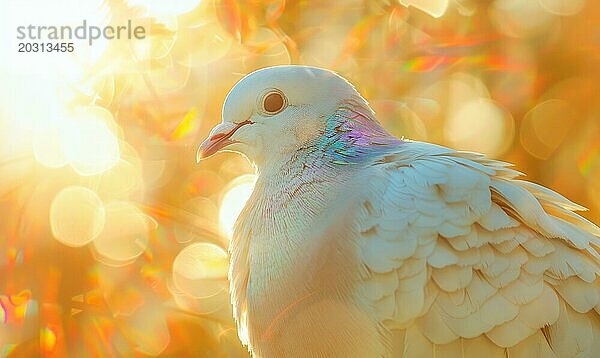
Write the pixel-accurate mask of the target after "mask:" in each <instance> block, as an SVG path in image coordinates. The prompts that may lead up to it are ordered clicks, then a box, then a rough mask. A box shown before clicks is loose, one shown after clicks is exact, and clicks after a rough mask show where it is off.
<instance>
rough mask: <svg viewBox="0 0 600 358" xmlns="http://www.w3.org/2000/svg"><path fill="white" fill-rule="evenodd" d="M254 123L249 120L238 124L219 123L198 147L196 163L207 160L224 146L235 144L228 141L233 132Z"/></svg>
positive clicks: (233, 141)
mask: <svg viewBox="0 0 600 358" xmlns="http://www.w3.org/2000/svg"><path fill="white" fill-rule="evenodd" d="M252 123H254V122H252V121H250V120H245V121H243V122H240V123H227V122H224V123H221V124H219V125H218V126H216V127H215V128H213V130H212V131H210V135H209V136H208V138H206V139H205V140H204V142H202V144H200V147H198V152H196V161H197V162H200V161H201V160H202V159H206V158H209V157H211V156H213V155H214V154H215V153H217V152H218V151H219V150H221V149H223V148H225V147H226V146H228V145H230V144H233V143H237V141H235V140H230V139H229V138H231V136H232V135H233V133H235V131H237V130H238V129H240V128H241V127H243V126H245V125H246V124H252Z"/></svg>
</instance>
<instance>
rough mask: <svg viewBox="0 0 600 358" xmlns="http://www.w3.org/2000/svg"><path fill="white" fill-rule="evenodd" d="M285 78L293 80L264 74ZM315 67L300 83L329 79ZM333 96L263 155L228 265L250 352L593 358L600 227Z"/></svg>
mask: <svg viewBox="0 0 600 358" xmlns="http://www.w3.org/2000/svg"><path fill="white" fill-rule="evenodd" d="M285 69H288V70H289V71H298V67H292V68H286V67H282V68H276V69H268V70H265V72H267V73H269V71H273V73H271V74H272V75H275V74H277V73H278V72H282V71H284V70H285ZM310 71H315V72H314V73H312V72H311V76H313V77H310V78H307V81H306V84H307V85H310V81H313V80H315V78H316V80H319V79H320V77H319V76H323V73H325V74H327V73H328V72H320V71H323V70H315V69H309V72H310ZM262 75H263V76H264V73H263V74H262ZM286 75H287V74H286ZM252 76H253V75H250V76H248V77H247V78H250V79H247V80H246V81H252ZM254 76H255V75H254ZM258 77H260V76H258ZM328 78H329V77H328ZM255 80H256V78H255ZM316 80H315V81H316ZM264 81H266V80H265V79H262V80H261V82H264ZM285 81H289V78H285ZM285 81H283V82H284V83H283V84H282V83H275V85H277V86H283V87H285ZM337 81H338V85H339V86H342V87H343V86H345V85H346V86H349V85H348V84H347V83H346V82H345V81H343V80H340V79H337ZM242 85H243V82H242ZM238 86H240V85H238ZM236 87H237V86H236ZM349 88H351V87H349ZM234 91H235V90H234ZM234 91H232V93H234ZM237 91H241V90H240V89H239V88H238V89H237ZM249 93H252V91H249ZM283 93H286V88H284V89H283ZM340 93H342V94H343V95H341V97H340V98H338V100H336V101H334V104H335V107H334V109H333V110H331V109H328V108H324V110H326V111H329V112H328V115H326V116H324V115H323V113H320V114H319V113H314V114H312V115H311V114H310V113H306V111H305V112H303V113H304V114H303V118H304V119H306V121H308V122H309V123H311V124H312V125H314V126H315V128H314V130H312V131H311V133H313V134H312V136H311V135H308V136H306V135H304V133H303V131H302V130H298V127H297V126H296V125H291V124H288V123H287V122H285V121H286V120H287V119H281V122H280V123H279V124H278V126H280V128H283V130H284V134H286V135H289V136H291V137H295V139H294V138H292V139H290V138H287V139H286V142H285V145H284V144H279V143H278V142H277V139H275V140H274V143H273V144H274V147H273V148H271V149H272V150H271V151H265V150H261V151H260V152H259V153H258V154H259V155H258V158H259V160H258V162H259V166H258V180H257V183H256V187H255V190H254V192H253V194H252V196H251V198H250V200H249V201H248V204H247V205H246V207H245V209H244V210H243V212H242V214H241V215H240V217H239V219H238V223H237V225H236V229H235V233H234V237H233V240H232V243H231V268H230V279H231V294H232V303H233V305H234V313H235V317H236V319H237V321H238V327H239V330H240V337H242V340H243V341H244V343H246V344H248V345H249V348H250V349H251V350H252V352H253V353H254V354H255V355H256V356H261V357H287V356H302V357H304V356H307V357H319V356H322V357H330V356H340V357H350V356H354V357H378V356H394V357H395V356H407V357H434V356H439V357H451V356H458V357H460V356H467V357H479V356H483V355H491V356H502V357H504V356H510V357H514V356H523V357H529V356H544V357H545V356H559V357H570V356H575V355H579V356H594V355H597V354H598V353H599V352H600V346H599V345H600V319H599V316H598V313H597V310H600V288H599V285H598V283H597V282H598V281H597V279H596V278H597V275H598V274H599V273H600V261H599V255H598V252H597V251H596V247H597V246H599V245H600V240H599V238H598V236H597V235H598V234H599V233H600V230H599V229H598V228H597V227H596V226H594V225H593V224H591V223H589V222H587V221H586V220H585V219H583V218H581V217H580V216H578V215H576V214H574V213H573V212H572V210H576V209H581V208H580V207H579V206H577V205H576V204H573V203H571V202H570V201H568V200H566V199H565V198H563V197H562V196H560V195H558V194H556V193H554V192H552V191H550V190H548V189H546V188H543V187H540V186H537V185H535V184H532V183H528V182H523V181H519V180H516V179H514V178H515V177H516V176H517V175H518V173H517V172H515V171H513V170H511V169H508V168H507V165H506V164H505V163H502V162H497V161H493V160H490V159H487V158H485V157H484V156H482V155H478V154H473V153H465V152H457V151H453V150H451V149H447V148H443V147H439V146H436V145H431V144H427V143H419V142H411V141H400V140H398V139H396V138H394V137H393V136H391V135H389V134H388V133H386V132H385V131H384V130H383V129H382V128H381V127H380V126H379V124H378V123H377V121H376V120H375V119H374V115H373V113H372V112H371V111H370V110H369V109H368V106H367V104H366V102H364V100H362V98H360V96H359V95H358V94H357V93H354V94H352V91H348V88H344V89H343V91H340ZM348 93H351V95H350V96H348ZM248 96H249V94H248ZM293 100H294V97H292V98H290V99H289V101H290V106H292V107H294V104H295V103H294V101H293ZM228 101H230V99H228ZM226 106H227V105H226ZM300 107H301V106H300ZM308 112H309V111H308ZM247 114H249V113H247ZM315 116H316V117H317V119H318V120H314V117H315ZM250 118H251V119H250V121H251V122H252V123H255V122H257V123H261V124H264V123H262V122H260V120H262V119H260V118H256V117H252V116H251V117H250ZM244 119H245V118H244ZM272 120H276V119H275V118H272ZM257 128H259V129H258V130H262V129H260V128H262V127H257ZM230 136H231V135H230ZM236 140H240V141H242V140H247V139H246V138H244V137H243V136H240V137H238V138H236ZM253 140H255V139H253ZM296 142H297V143H299V144H298V145H297V146H296V147H293V145H292V144H290V143H296ZM242 143H244V144H243V145H247V143H245V142H242ZM243 149H244V147H241V148H240V150H242V151H243ZM255 150H256V149H255ZM251 153H252V152H251ZM251 155H253V156H256V155H257V153H256V152H254V153H252V154H251Z"/></svg>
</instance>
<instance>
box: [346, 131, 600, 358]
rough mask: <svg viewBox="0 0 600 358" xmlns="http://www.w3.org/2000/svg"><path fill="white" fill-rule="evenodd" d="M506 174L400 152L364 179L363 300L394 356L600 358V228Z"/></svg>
mask: <svg viewBox="0 0 600 358" xmlns="http://www.w3.org/2000/svg"><path fill="white" fill-rule="evenodd" d="M508 166H509V165H508V164H506V163H503V162H499V161H494V160H490V159H487V158H485V157H484V156H482V155H479V154H476V153H466V152H457V151H452V150H450V149H446V148H443V147H440V146H435V145H430V144H426V143H419V142H406V143H404V144H403V145H401V146H400V148H399V149H398V151H397V152H395V153H393V154H389V155H386V156H385V157H383V158H381V160H379V161H378V162H376V163H375V164H374V165H373V166H372V167H371V168H370V170H371V173H369V178H370V186H369V190H367V192H366V195H365V197H364V199H363V205H362V207H361V210H360V213H359V216H360V218H359V220H357V221H358V225H359V228H358V232H359V235H358V236H359V237H358V244H359V245H360V247H361V248H362V249H361V250H362V259H363V264H364V266H365V267H366V268H367V270H366V271H367V272H368V277H366V278H365V282H364V285H363V286H362V292H363V294H364V297H365V299H366V300H367V301H368V302H369V303H370V305H371V306H372V307H373V309H374V311H375V314H376V315H377V317H378V319H379V320H380V321H381V322H382V324H384V325H385V327H387V328H388V330H389V331H390V332H391V334H392V336H393V337H402V338H392V341H393V344H392V346H393V355H394V356H396V355H405V356H419V357H423V356H436V355H437V356H443V357H446V356H483V355H496V354H497V355H502V356H504V355H506V356H510V357H513V356H524V357H530V356H534V355H535V356H553V355H556V356H559V357H571V356H593V355H594V353H595V354H600V352H598V351H597V348H598V346H597V345H598V342H600V336H599V333H600V319H599V316H598V311H600V286H599V285H598V280H597V276H598V275H599V274H600V261H599V258H600V255H599V254H598V251H597V249H596V248H597V247H599V246H600V239H599V238H598V234H600V229H598V227H596V226H595V225H594V224H592V223H591V222H589V221H587V220H585V219H584V218H582V217H581V216H579V215H577V214H575V213H573V210H583V209H584V208H583V207H581V206H579V205H577V204H575V203H573V202H571V201H569V200H568V199H566V198H564V197H563V196H561V195H559V194H557V193H555V192H553V191H551V190H549V189H547V188H544V187H542V186H540V185H537V184H533V183H530V182H526V181H522V180H517V179H515V178H516V177H517V176H518V175H519V174H520V173H518V172H516V171H514V170H512V169H510V168H508ZM594 344H595V345H596V346H594Z"/></svg>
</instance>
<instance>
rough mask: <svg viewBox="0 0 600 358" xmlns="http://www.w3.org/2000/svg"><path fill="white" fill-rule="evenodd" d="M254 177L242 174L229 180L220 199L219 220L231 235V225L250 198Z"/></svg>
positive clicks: (224, 229)
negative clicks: (228, 184)
mask: <svg viewBox="0 0 600 358" xmlns="http://www.w3.org/2000/svg"><path fill="white" fill-rule="evenodd" d="M255 182H256V177H255V176H254V175H243V176H240V177H238V178H236V179H235V180H234V181H232V182H231V184H230V186H229V188H228V189H226V191H225V193H224V194H223V198H222V199H221V208H220V210H219V221H220V223H221V228H222V229H223V231H224V232H225V233H226V234H227V235H228V236H229V237H231V235H232V234H233V226H234V225H235V221H236V220H237V218H238V216H239V215H240V213H241V212H242V209H243V208H244V205H246V202H247V201H248V198H250V194H252V190H253V189H254V183H255Z"/></svg>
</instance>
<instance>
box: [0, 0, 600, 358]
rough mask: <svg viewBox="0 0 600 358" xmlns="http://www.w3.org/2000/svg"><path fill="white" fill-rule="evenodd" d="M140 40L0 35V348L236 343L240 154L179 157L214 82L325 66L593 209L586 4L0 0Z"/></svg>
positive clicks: (242, 189) (9, 9) (391, 109)
mask: <svg viewBox="0 0 600 358" xmlns="http://www.w3.org/2000/svg"><path fill="white" fill-rule="evenodd" d="M0 2H1V4H2V9H3V10H2V13H3V15H0V17H2V16H4V20H5V21H2V23H3V24H5V25H6V24H12V27H7V26H4V27H0V29H2V33H1V34H0V35H2V36H3V37H6V38H7V39H8V41H4V42H3V44H5V45H6V44H14V42H15V39H14V37H15V35H16V32H15V28H14V25H25V26H26V25H28V24H37V25H52V24H56V25H69V24H74V25H77V24H80V23H81V21H82V20H83V19H86V20H87V21H88V23H90V24H97V25H102V26H105V25H111V24H114V25H120V24H123V23H124V22H126V21H127V20H128V19H133V20H134V21H136V22H137V23H141V24H142V25H143V26H145V27H146V29H147V32H148V33H149V35H150V36H149V37H148V38H147V39H145V40H111V41H107V40H104V41H100V40H99V41H97V42H96V43H94V44H93V45H92V46H88V45H87V44H85V43H79V42H76V44H75V45H76V47H75V52H74V53H73V54H70V55H68V56H67V55H64V54H63V55H59V54H36V55H32V54H29V55H27V54H16V48H15V47H12V46H10V47H9V46H4V47H0V50H1V51H2V53H0V55H1V56H0V57H1V58H2V59H1V60H0V73H1V74H2V81H1V82H2V83H1V85H0V356H1V357H4V356H11V355H12V356H38V355H44V356H47V355H50V356H52V355H53V356H66V355H71V356H78V357H81V356H147V355H148V356H155V355H165V356H197V357H198V356H206V357H235V356H247V353H246V351H245V349H244V348H243V347H241V346H240V344H239V342H238V339H237V334H236V332H235V328H234V325H233V322H232V319H231V308H230V306H229V298H228V293H227V281H226V272H227V253H226V248H227V245H228V240H229V236H230V235H231V229H232V225H233V222H234V221H235V218H236V216H237V213H238V212H239V210H240V208H241V207H242V206H243V204H244V202H245V200H246V198H247V196H248V194H249V192H250V191H251V188H252V184H253V180H254V178H253V173H254V172H253V168H252V167H251V165H250V164H249V163H247V162H246V161H245V160H244V159H243V158H241V157H240V156H236V155H234V154H221V155H218V156H215V157H213V158H211V159H209V160H207V161H205V162H202V163H200V164H196V162H195V152H196V148H197V145H198V144H199V143H200V141H201V140H202V139H203V138H204V137H205V136H206V135H207V134H208V132H209V130H210V129H211V128H212V126H214V125H215V124H216V123H218V122H219V121H220V120H221V118H220V113H221V108H222V103H223V100H224V98H225V95H226V94H227V91H228V90H229V89H230V88H231V86H232V85H233V84H234V83H235V82H236V81H238V80H239V79H241V78H242V77H243V76H244V75H245V74H247V73H249V72H251V71H253V70H255V69H258V68H261V67H265V66H271V65H279V64H289V63H298V64H308V65H315V66H321V67H326V68H330V69H333V70H336V71H338V72H339V73H340V74H342V75H343V76H345V77H346V78H348V79H349V80H350V81H351V82H352V83H354V84H355V85H356V87H357V88H358V90H359V91H360V92H361V93H362V94H363V95H364V96H365V97H366V98H367V99H368V100H369V102H370V103H371V105H372V107H373V108H374V109H375V111H376V112H377V116H378V118H379V120H380V121H381V122H382V123H383V124H384V126H385V127H386V128H387V129H389V130H390V131H391V132H392V133H394V134H395V135H397V136H405V137H407V138H411V139H416V140H426V141H430V142H434V143H439V144H442V145H447V146H451V147H454V148H459V149H466V150H474V151H480V152H483V153H486V154H488V155H490V156H492V157H495V158H500V159H503V160H506V161H510V162H514V163H516V168H517V169H518V170H520V171H522V172H524V173H527V175H528V176H527V178H528V179H529V180H532V181H534V182H537V183H540V184H543V185H546V186H549V187H551V188H554V189H556V190H558V191H559V192H561V193H563V194H564V195H566V196H567V197H569V198H571V199H573V200H574V201H576V202H578V203H580V204H582V205H584V206H586V207H588V208H590V209H591V210H590V211H589V212H585V213H583V215H584V216H586V217H587V218H589V219H591V220H592V221H595V222H596V223H599V222H600V93H599V88H600V86H599V85H598V83H600V66H599V65H600V2H598V1H593V0H587V1H586V0H493V1H492V0H488V1H484V0H479V1H478V0H399V1H398V0H387V1H386V0H379V1H378V0H375V1H367V0H338V1H335V0H330V1H308V0H298V1H293V0H289V1H285V0H266V1H259V0H246V1H242V0H175V1H160V0H106V1H103V0H87V1H74V0H71V1H70V0H57V1H48V2H45V1H41V0H29V1H18V0H1V1H0Z"/></svg>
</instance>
